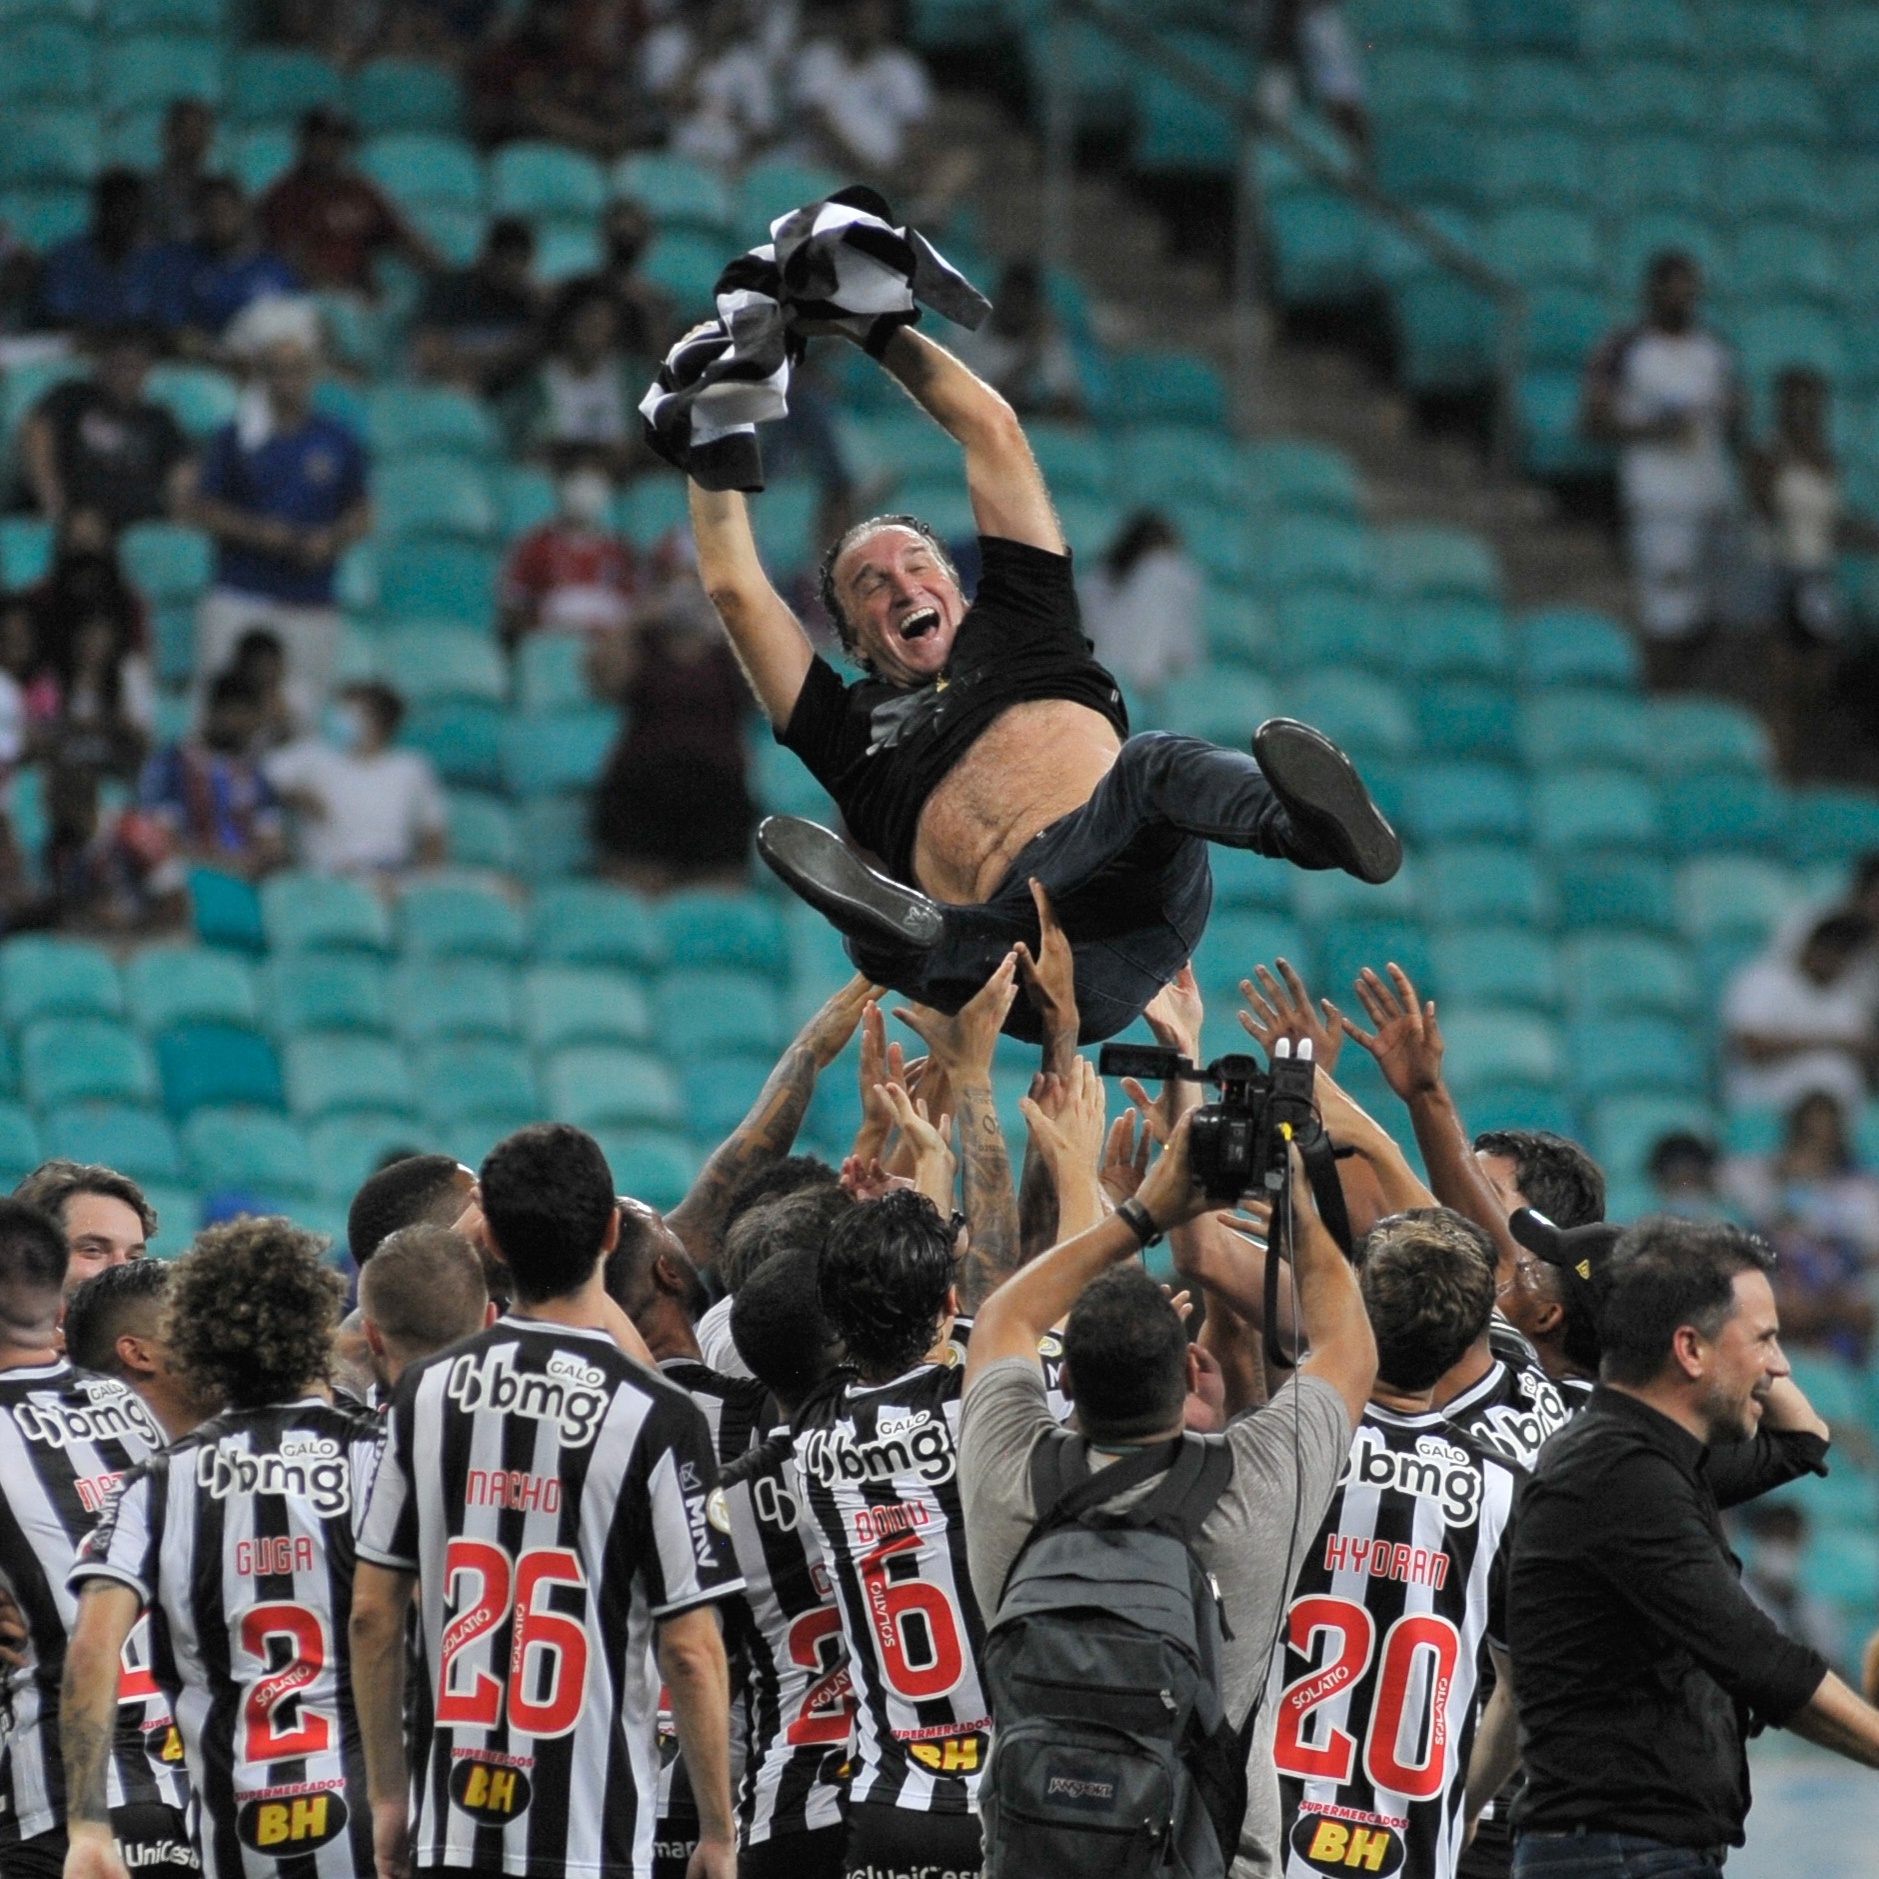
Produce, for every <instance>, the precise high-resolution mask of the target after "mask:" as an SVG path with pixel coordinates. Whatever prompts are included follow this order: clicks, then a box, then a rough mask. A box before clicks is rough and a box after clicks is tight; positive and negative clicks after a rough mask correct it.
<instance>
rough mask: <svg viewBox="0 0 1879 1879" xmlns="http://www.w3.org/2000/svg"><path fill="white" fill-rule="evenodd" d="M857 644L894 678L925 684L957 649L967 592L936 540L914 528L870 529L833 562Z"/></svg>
mask: <svg viewBox="0 0 1879 1879" xmlns="http://www.w3.org/2000/svg"><path fill="white" fill-rule="evenodd" d="M835 591H836V593H837V595H839V596H840V599H841V603H842V610H843V612H845V613H846V614H847V615H848V619H849V622H850V624H851V625H852V626H853V628H854V633H855V640H856V644H857V650H858V651H859V652H860V654H861V657H862V658H863V659H864V660H865V661H866V663H867V664H868V665H869V666H871V667H872V668H873V670H874V671H875V673H876V674H877V675H878V676H879V677H881V678H883V679H885V680H887V681H888V683H889V684H892V685H922V684H924V683H925V682H926V681H927V680H928V679H930V678H932V677H934V676H935V675H936V674H937V673H940V672H943V671H945V669H946V663H947V661H948V660H949V659H951V657H952V655H953V641H954V639H955V638H956V637H957V636H958V633H959V622H960V621H961V620H963V619H964V618H965V613H966V602H965V596H964V595H963V594H961V593H960V591H959V583H958V581H957V580H955V579H954V578H953V576H952V575H951V574H949V573H948V572H947V570H946V568H945V566H944V565H943V564H942V563H941V561H940V558H939V556H938V555H937V554H935V553H934V552H933V546H932V544H931V543H930V542H929V541H927V540H926V538H925V537H924V536H922V535H919V534H916V533H915V531H914V530H912V529H910V528H883V529H876V530H875V532H874V533H873V534H872V535H864V536H863V537H862V538H861V540H860V541H858V542H856V543H855V545H854V546H853V547H852V548H850V549H849V550H848V552H847V553H846V554H844V555H843V556H842V558H841V560H840V561H839V562H837V563H836V567H835Z"/></svg>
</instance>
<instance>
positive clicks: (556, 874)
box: [516, 791, 594, 881]
mask: <svg viewBox="0 0 1879 1879" xmlns="http://www.w3.org/2000/svg"><path fill="white" fill-rule="evenodd" d="M590 820H591V818H590V816H589V812H588V799H587V796H586V795H585V794H583V793H581V792H578V791H561V792H558V793H556V794H553V795H547V796H531V797H529V798H528V800H527V801H526V802H524V803H522V804H520V805H519V806H518V808H517V810H516V829H517V831H518V834H519V839H520V842H521V847H522V874H523V877H524V879H526V880H529V881H558V880H563V879H565V878H566V877H567V876H569V875H574V874H589V873H592V871H593V866H594V841H593V831H592V829H591V828H590V827H589V822H590Z"/></svg>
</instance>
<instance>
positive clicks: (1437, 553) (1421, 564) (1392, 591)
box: [1376, 523, 1501, 602]
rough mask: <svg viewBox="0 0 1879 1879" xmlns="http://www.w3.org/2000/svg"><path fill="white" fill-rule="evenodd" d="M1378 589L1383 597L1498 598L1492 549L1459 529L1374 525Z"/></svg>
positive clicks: (1417, 525)
mask: <svg viewBox="0 0 1879 1879" xmlns="http://www.w3.org/2000/svg"><path fill="white" fill-rule="evenodd" d="M1376 553H1377V592H1378V594H1379V595H1380V596H1381V597H1382V598H1383V599H1384V600H1385V601H1405V600H1426V599H1463V600H1483V601H1490V602H1492V601H1497V600H1498V599H1499V598H1500V587H1501V576H1500V569H1499V567H1498V566H1497V565H1496V563H1495V559H1494V554H1493V551H1492V550H1491V549H1490V548H1489V547H1488V545H1487V544H1486V543H1485V542H1484V541H1482V540H1481V538H1480V537H1479V536H1478V535H1474V534H1471V533H1469V532H1468V531H1466V530H1464V529H1451V528H1439V527H1433V526H1430V525H1428V524H1424V523H1408V524H1400V525H1398V526H1395V527H1392V528H1384V529H1379V530H1378V531H1377V536H1376Z"/></svg>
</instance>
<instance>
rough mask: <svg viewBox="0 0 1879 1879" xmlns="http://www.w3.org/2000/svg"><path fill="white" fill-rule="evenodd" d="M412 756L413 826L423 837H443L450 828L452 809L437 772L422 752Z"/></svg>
mask: <svg viewBox="0 0 1879 1879" xmlns="http://www.w3.org/2000/svg"><path fill="white" fill-rule="evenodd" d="M410 755H411V826H412V827H413V828H414V829H416V830H417V831H418V833H419V834H421V835H441V834H443V832H444V831H445V830H446V829H447V828H449V826H450V809H449V806H448V805H447V804H446V803H445V801H444V792H443V790H442V789H441V788H440V787H439V785H438V782H437V772H436V771H435V770H433V769H432V768H431V763H430V759H429V758H428V757H426V756H425V755H424V753H423V752H422V751H416V750H414V751H412V752H411V753H410Z"/></svg>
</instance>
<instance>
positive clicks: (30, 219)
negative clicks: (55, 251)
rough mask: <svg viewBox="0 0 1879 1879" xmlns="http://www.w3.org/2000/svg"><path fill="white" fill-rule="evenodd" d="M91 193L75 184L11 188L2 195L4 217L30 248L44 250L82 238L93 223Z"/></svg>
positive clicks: (0, 205)
mask: <svg viewBox="0 0 1879 1879" xmlns="http://www.w3.org/2000/svg"><path fill="white" fill-rule="evenodd" d="M90 200H91V192H90V191H89V190H86V189H83V188H81V187H79V186H78V185H77V184H75V183H67V184H50V185H41V186H40V187H37V188H33V189H9V190H6V191H5V192H4V193H0V215H4V216H5V218H6V222H7V227H8V229H9V230H10V231H11V232H12V233H13V234H14V235H16V236H17V237H18V238H19V239H20V240H21V241H22V242H24V243H25V244H26V245H27V246H28V247H29V248H33V249H37V250H41V251H43V250H44V249H47V248H52V247H56V246H57V245H58V243H60V242H62V241H69V240H71V239H72V237H73V236H75V235H82V234H83V233H84V232H85V230H86V229H87V228H88V227H89V226H90V223H91V207H90Z"/></svg>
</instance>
